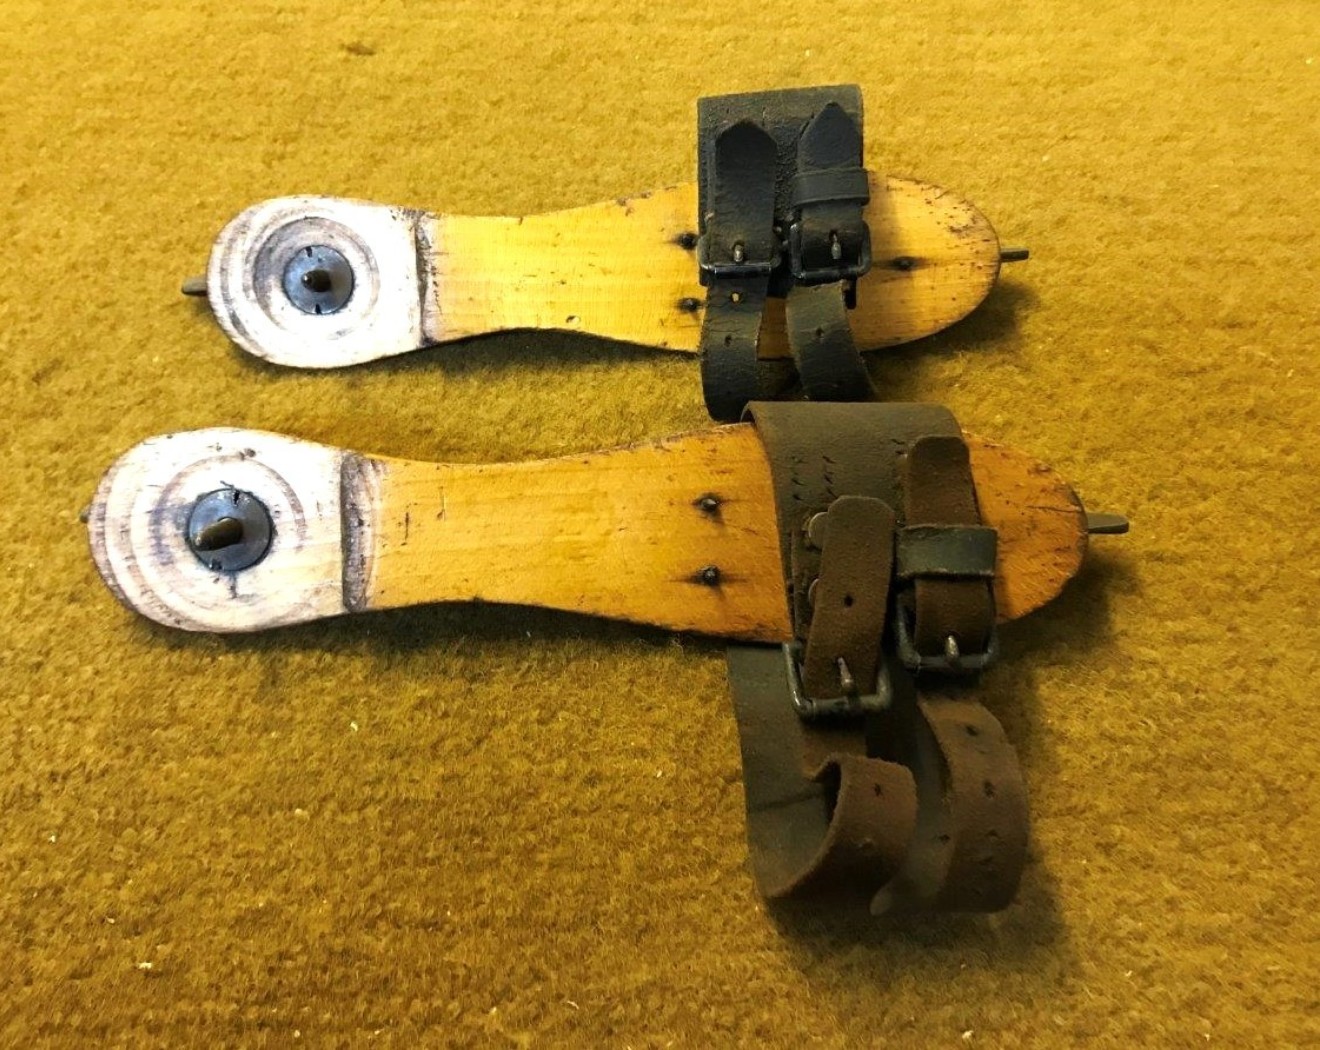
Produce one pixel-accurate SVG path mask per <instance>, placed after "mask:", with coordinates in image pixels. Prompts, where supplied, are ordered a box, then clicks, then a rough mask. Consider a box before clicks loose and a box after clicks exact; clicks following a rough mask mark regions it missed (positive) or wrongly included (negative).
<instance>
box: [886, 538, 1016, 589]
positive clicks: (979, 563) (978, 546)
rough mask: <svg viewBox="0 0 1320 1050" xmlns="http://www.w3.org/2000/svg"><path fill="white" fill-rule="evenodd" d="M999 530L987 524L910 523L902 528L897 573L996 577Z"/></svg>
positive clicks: (905, 575) (908, 576) (906, 575)
mask: <svg viewBox="0 0 1320 1050" xmlns="http://www.w3.org/2000/svg"><path fill="white" fill-rule="evenodd" d="M998 550H999V533H997V532H996V531H995V530H994V529H992V528H988V527H987V526H984V525H908V526H906V527H904V528H903V529H900V530H899V533H898V543H897V550H896V551H895V558H894V574H895V575H896V576H897V577H898V578H899V579H900V580H911V579H914V578H916V577H945V578H949V579H982V580H993V579H994V577H995V558H996V556H997V553H998Z"/></svg>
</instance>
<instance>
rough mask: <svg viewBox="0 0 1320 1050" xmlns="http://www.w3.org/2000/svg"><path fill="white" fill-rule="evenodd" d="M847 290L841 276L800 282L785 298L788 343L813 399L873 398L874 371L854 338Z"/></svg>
mask: <svg viewBox="0 0 1320 1050" xmlns="http://www.w3.org/2000/svg"><path fill="white" fill-rule="evenodd" d="M846 296H847V289H846V287H845V285H844V284H842V283H841V282H835V283H834V284H817V285H799V286H798V287H796V288H794V289H793V290H792V291H790V292H789V293H788V296H787V298H786V300H785V302H784V322H785V324H786V325H787V327H788V346H789V349H790V350H791V351H792V353H793V361H794V363H795V364H796V365H797V371H798V377H799V378H800V379H801V380H802V392H803V393H804V394H806V396H807V400H809V401H873V400H874V399H875V396H876V391H875V384H874V383H872V381H871V373H870V372H868V371H867V370H866V364H865V362H863V361H862V355H861V354H860V353H858V351H857V344H856V343H855V342H853V335H852V327H851V326H850V325H849V323H848V307H847V305H846V303H845V298H846Z"/></svg>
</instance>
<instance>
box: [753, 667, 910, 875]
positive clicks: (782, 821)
mask: <svg viewBox="0 0 1320 1050" xmlns="http://www.w3.org/2000/svg"><path fill="white" fill-rule="evenodd" d="M729 680H730V682H731V683H732V687H733V699H734V712H735V714H736V716H737V719H738V738H739V741H740V744H741V747H742V759H743V786H744V789H745V791H746V798H747V838H748V847H749V852H750V855H751V861H752V870H753V874H754V875H755V878H756V883H757V886H758V887H759V888H760V890H761V892H762V893H763V894H764V895H765V896H767V897H772V898H773V897H784V896H788V895H790V894H797V893H808V892H814V891H820V890H826V889H829V890H836V891H837V890H851V891H853V892H856V893H862V894H865V895H866V896H867V897H868V898H869V897H871V896H874V895H875V894H876V893H877V892H879V890H880V889H881V888H882V887H883V886H884V885H885V884H887V883H888V882H889V881H890V879H891V878H892V876H893V875H894V874H895V873H896V872H897V871H898V870H899V867H900V865H901V864H902V863H903V861H904V858H905V857H906V856H907V854H908V849H909V844H910V840H911V837H912V831H913V828H914V827H915V826H916V820H917V800H916V786H915V783H914V781H913V778H912V774H911V772H909V770H908V769H907V768H906V767H905V766H902V765H899V764H898V763H895V762H886V761H883V760H881V759H878V758H872V757H869V756H868V755H867V754H866V749H865V743H864V739H863V737H862V735H861V734H859V733H857V732H856V731H853V730H835V729H831V728H829V727H821V726H816V725H813V726H812V727H810V728H808V727H807V725H806V723H804V722H803V721H802V720H801V719H800V718H798V716H797V714H796V713H795V712H794V709H793V703H792V698H791V696H790V695H789V691H788V688H787V685H786V682H787V679H786V678H785V675H784V656H783V653H782V652H781V651H780V650H779V649H775V648H769V647H767V646H747V645H738V646H732V647H731V648H730V649H729Z"/></svg>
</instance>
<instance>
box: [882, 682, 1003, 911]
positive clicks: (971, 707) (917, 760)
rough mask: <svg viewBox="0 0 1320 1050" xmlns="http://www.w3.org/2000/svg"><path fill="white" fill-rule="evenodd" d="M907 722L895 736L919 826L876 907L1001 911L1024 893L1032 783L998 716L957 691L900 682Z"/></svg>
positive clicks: (899, 698) (901, 705) (898, 687)
mask: <svg viewBox="0 0 1320 1050" xmlns="http://www.w3.org/2000/svg"><path fill="white" fill-rule="evenodd" d="M894 690H895V693H896V696H895V706H896V708H898V710H899V711H901V712H902V715H901V716H900V717H899V719H898V720H899V721H901V722H902V723H904V725H905V727H904V729H902V730H901V731H900V732H899V733H898V734H897V737H898V739H897V740H896V743H897V744H898V745H899V747H900V748H901V749H902V750H903V754H902V761H903V764H904V765H905V766H906V767H907V768H908V769H910V770H912V773H913V778H914V782H915V784H916V789H917V798H918V803H917V813H918V815H917V824H916V828H915V830H914V832H913V836H912V842H911V847H910V850H909V852H908V854H907V856H906V857H905V858H904V861H903V863H902V865H901V866H900V868H899V870H898V871H897V873H896V874H895V875H894V878H893V880H892V882H890V883H889V885H887V886H885V887H884V889H883V890H882V891H881V892H880V893H879V894H878V895H877V896H876V897H875V898H874V899H873V900H872V903H871V910H872V911H873V912H874V913H876V914H882V913H886V912H892V913H902V912H913V911H930V910H941V911H996V910H998V909H1000V908H1004V907H1007V906H1008V904H1009V903H1010V902H1011V901H1012V899H1013V896H1014V894H1016V892H1017V887H1018V882H1019V881H1020V879H1021V875H1022V866H1023V864H1024V863H1025V860H1026V847H1027V827H1028V813H1027V797H1026V785H1025V784H1024V783H1023V780H1022V773H1021V770H1020V768H1019V766H1018V761H1017V753H1016V752H1015V751H1014V750H1013V747H1012V745H1011V744H1009V742H1008V739H1007V737H1005V735H1004V730H1003V727H1002V726H1000V724H999V721H998V720H997V719H996V718H995V717H994V715H992V714H991V713H990V712H989V711H987V710H986V709H985V707H983V706H982V705H981V704H979V703H976V702H975V701H974V700H971V699H968V698H964V697H957V696H947V695H946V696H939V695H934V696H932V695H921V694H918V693H917V691H916V690H915V688H914V687H913V684H912V680H911V679H910V678H909V677H908V676H907V675H906V674H905V673H902V672H900V673H898V674H897V675H896V676H895V679H894Z"/></svg>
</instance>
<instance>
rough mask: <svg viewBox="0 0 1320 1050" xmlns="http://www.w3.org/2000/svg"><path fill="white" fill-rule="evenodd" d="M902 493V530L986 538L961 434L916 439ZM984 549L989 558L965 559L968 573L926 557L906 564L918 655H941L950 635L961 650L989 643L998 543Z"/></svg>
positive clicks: (973, 649)
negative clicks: (977, 561) (924, 563)
mask: <svg viewBox="0 0 1320 1050" xmlns="http://www.w3.org/2000/svg"><path fill="white" fill-rule="evenodd" d="M903 497H904V503H905V515H904V516H905V519H906V520H905V522H904V530H903V531H904V535H905V536H907V535H909V534H912V535H915V536H920V537H929V536H931V535H932V534H939V535H941V536H942V537H943V539H944V541H945V543H946V545H948V544H949V543H950V542H951V541H952V542H953V543H955V544H956V543H957V542H958V540H959V539H961V540H962V541H963V545H964V547H965V546H966V545H967V544H968V543H976V542H977V541H980V540H983V538H984V530H982V529H981V528H980V524H981V512H980V510H979V509H978V507H977V505H976V488H975V486H974V485H973V483H972V467H971V462H970V460H969V458H968V454H967V446H966V445H965V444H964V443H963V441H962V439H961V438H960V437H958V438H952V437H947V436H934V435H932V436H929V437H925V438H922V439H921V440H920V441H917V442H915V443H914V444H913V445H912V448H911V450H910V451H909V452H908V456H907V460H906V462H905V464H904V469H903ZM960 530H966V531H962V532H960ZM926 542H929V540H927V541H926ZM911 546H912V541H911V540H908V541H907V542H906V543H904V541H903V540H900V548H902V547H907V548H909V549H910V548H911ZM982 554H983V555H986V554H988V556H989V561H988V564H986V563H984V562H983V563H982V564H980V565H976V566H963V568H964V569H965V570H966V571H967V572H968V573H969V575H966V576H961V575H959V574H958V573H957V572H955V571H952V570H950V569H949V568H948V567H947V566H946V567H943V568H937V569H936V571H931V569H932V567H931V566H929V565H927V566H916V565H912V564H910V565H907V566H905V569H906V570H907V571H906V573H905V574H906V575H908V576H910V577H913V578H914V582H913V586H912V591H913V600H912V614H913V624H912V632H911V633H912V642H913V645H914V646H915V648H916V651H917V653H918V655H920V656H921V657H923V658H925V659H930V658H935V659H942V658H944V657H945V655H946V654H947V653H948V652H950V650H949V649H948V646H949V639H950V638H952V639H953V645H954V646H955V647H956V649H957V651H958V652H959V654H960V655H961V654H975V653H984V652H986V651H987V650H988V649H989V647H990V639H991V632H993V630H994V625H995V602H994V594H993V592H992V589H991V579H989V578H987V577H993V575H994V554H995V550H994V546H993V545H989V546H988V549H983V550H982ZM955 568H956V567H955Z"/></svg>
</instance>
